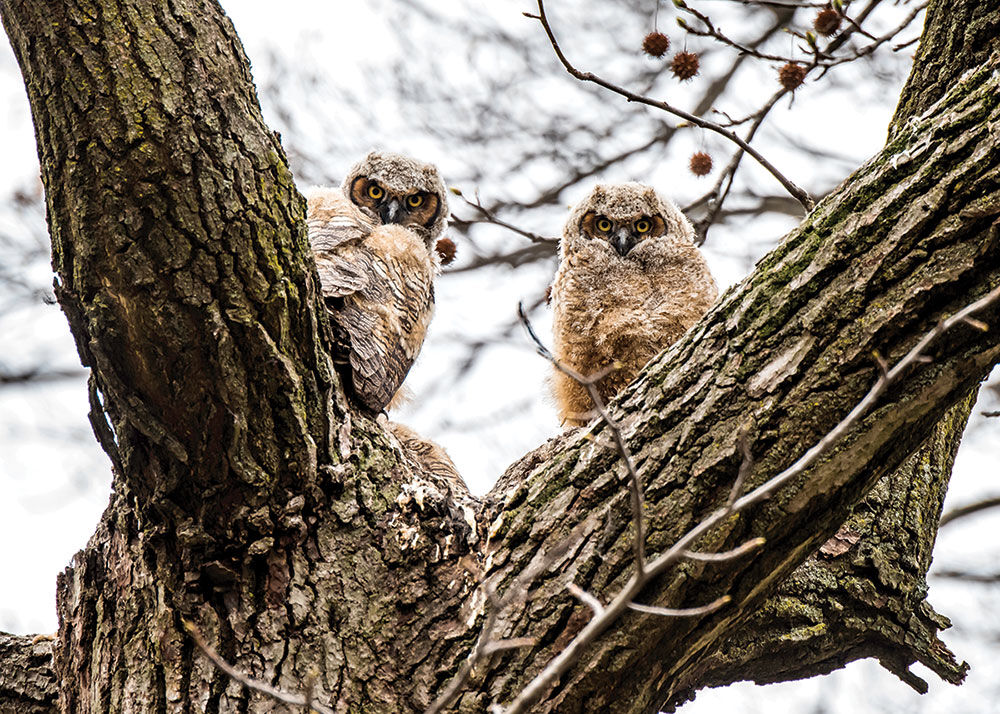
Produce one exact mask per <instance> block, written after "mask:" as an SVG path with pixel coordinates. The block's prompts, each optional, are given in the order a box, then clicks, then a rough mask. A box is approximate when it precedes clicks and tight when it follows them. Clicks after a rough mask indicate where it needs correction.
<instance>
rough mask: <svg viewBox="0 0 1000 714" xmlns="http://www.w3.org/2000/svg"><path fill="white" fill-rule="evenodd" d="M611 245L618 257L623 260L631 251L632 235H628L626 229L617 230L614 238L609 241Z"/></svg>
mask: <svg viewBox="0 0 1000 714" xmlns="http://www.w3.org/2000/svg"><path fill="white" fill-rule="evenodd" d="M611 244H612V245H613V246H614V247H615V250H617V251H618V255H620V256H622V257H623V258H624V257H625V256H626V255H628V252H629V251H630V250H632V245H633V243H632V234H631V233H629V231H628V229H627V228H619V229H618V232H617V233H615V235H614V238H612V239H611Z"/></svg>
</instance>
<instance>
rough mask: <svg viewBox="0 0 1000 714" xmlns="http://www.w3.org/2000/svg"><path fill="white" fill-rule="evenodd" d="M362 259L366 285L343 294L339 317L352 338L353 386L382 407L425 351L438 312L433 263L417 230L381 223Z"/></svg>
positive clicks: (369, 401) (373, 404)
mask: <svg viewBox="0 0 1000 714" xmlns="http://www.w3.org/2000/svg"><path fill="white" fill-rule="evenodd" d="M359 262H360V264H361V265H362V266H363V269H364V272H366V273H367V274H368V275H369V276H370V278H371V279H370V282H369V285H368V287H367V288H365V289H364V290H360V291H358V292H355V293H353V294H351V295H349V296H347V297H346V298H345V299H344V307H343V309H342V310H341V311H340V314H339V317H338V318H336V319H337V320H338V322H339V323H340V324H341V325H342V326H343V327H344V328H345V329H346V330H347V332H348V334H349V335H350V340H351V371H352V375H353V380H354V391H355V392H356V393H357V395H358V396H359V397H360V398H361V400H362V401H363V402H364V403H365V405H366V406H368V407H369V408H371V409H372V410H374V411H381V410H382V409H384V408H385V407H386V405H387V404H388V403H389V401H390V400H391V399H392V398H393V395H395V393H396V391H397V390H398V389H399V387H400V385H402V383H403V380H404V379H405V378H406V375H407V373H408V372H409V371H410V367H411V366H413V362H414V360H416V358H417V355H418V354H419V353H420V348H421V347H422V346H423V342H424V336H425V335H426V334H427V326H428V325H429V324H430V320H431V316H432V315H433V312H434V283H433V280H434V264H433V262H432V260H431V258H430V255H429V253H428V251H427V249H426V247H425V246H424V244H423V241H421V240H420V239H419V238H418V237H417V236H416V235H415V234H414V233H413V232H412V231H409V230H407V229H406V228H403V227H402V226H397V225H387V226H376V227H375V229H374V230H373V231H372V233H371V235H370V236H369V237H368V238H367V239H366V240H365V242H364V251H363V255H362V256H361V257H360V261H359Z"/></svg>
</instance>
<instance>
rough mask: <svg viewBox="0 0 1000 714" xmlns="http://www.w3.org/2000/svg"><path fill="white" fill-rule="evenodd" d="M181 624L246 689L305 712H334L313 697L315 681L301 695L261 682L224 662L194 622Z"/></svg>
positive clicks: (212, 659)
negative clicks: (303, 709)
mask: <svg viewBox="0 0 1000 714" xmlns="http://www.w3.org/2000/svg"><path fill="white" fill-rule="evenodd" d="M181 624H182V625H183V626H184V630H185V631H186V632H187V633H188V635H189V636H190V637H191V639H192V640H194V643H195V644H196V645H198V649H200V650H201V651H202V654H204V655H205V656H206V657H207V658H208V659H209V660H210V661H211V662H212V664H214V665H215V666H216V667H217V668H218V669H219V670H221V671H222V672H223V674H225V675H226V676H227V677H229V678H230V679H232V680H233V681H234V682H238V683H239V684H242V685H243V686H244V687H246V688H247V689H252V690H254V691H255V692H260V693H261V694H264V695H266V696H268V697H271V699H274V700H276V701H279V702H283V703H285V704H291V705H293V706H299V707H307V709H306V711H307V712H312V711H315V712H318V713H319V714H334V711H333V709H330V707H327V706H324V705H322V704H319V703H318V702H316V701H315V700H314V699H313V696H312V690H313V688H314V687H315V682H310V683H309V693H308V694H305V695H303V694H293V693H290V692H286V691H284V690H281V689H278V688H277V687H272V686H271V685H270V684H267V683H266V682H261V681H260V680H258V679H254V678H252V677H248V676H247V675H245V674H243V673H242V672H240V671H239V670H238V669H236V668H235V667H233V666H232V665H231V664H229V663H228V662H226V660H224V659H222V657H220V656H219V653H218V652H216V651H215V650H214V649H212V647H211V646H210V645H209V644H208V643H207V642H205V639H204V638H203V637H202V636H201V633H200V632H199V631H198V628H197V627H195V626H194V623H192V622H189V621H188V620H181Z"/></svg>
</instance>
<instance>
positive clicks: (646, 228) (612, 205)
mask: <svg viewBox="0 0 1000 714" xmlns="http://www.w3.org/2000/svg"><path fill="white" fill-rule="evenodd" d="M693 237H694V229H693V228H692V227H691V222H690V221H688V219H687V218H686V217H685V216H684V214H683V213H681V211H680V209H679V208H677V206H675V205H674V204H673V203H672V202H671V201H669V200H668V199H666V198H663V197H662V196H660V194H658V193H657V192H656V189H654V188H652V187H651V186H646V185H643V184H641V183H619V184H598V185H597V186H595V187H594V190H593V191H591V192H590V195H589V196H587V198H585V199H584V200H583V201H581V202H580V203H578V204H577V205H576V206H575V207H574V208H573V209H572V211H571V212H570V215H569V220H567V221H566V225H565V226H564V227H563V240H562V245H561V250H562V252H563V255H564V257H565V254H566V250H567V248H568V247H569V244H570V243H577V241H580V240H583V241H585V242H587V243H591V244H593V245H596V246H604V247H607V248H610V250H612V251H614V254H616V255H617V256H618V257H619V258H620V259H628V258H629V257H630V255H632V254H633V251H639V250H641V249H642V248H643V247H644V246H647V245H650V244H654V243H657V242H661V241H662V240H663V239H664V238H667V239H669V240H671V241H676V240H686V241H688V242H691V241H692V239H693Z"/></svg>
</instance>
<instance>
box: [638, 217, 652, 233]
mask: <svg viewBox="0 0 1000 714" xmlns="http://www.w3.org/2000/svg"><path fill="white" fill-rule="evenodd" d="M652 228H653V224H652V223H650V222H649V221H647V220H646V219H645V218H640V219H639V220H638V221H636V222H635V230H636V232H637V233H649V231H650V230H651V229H652Z"/></svg>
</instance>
